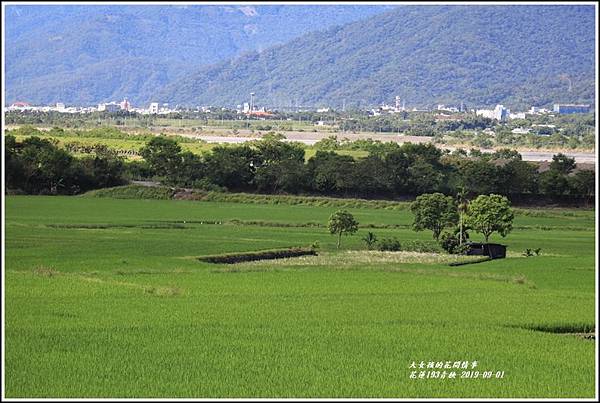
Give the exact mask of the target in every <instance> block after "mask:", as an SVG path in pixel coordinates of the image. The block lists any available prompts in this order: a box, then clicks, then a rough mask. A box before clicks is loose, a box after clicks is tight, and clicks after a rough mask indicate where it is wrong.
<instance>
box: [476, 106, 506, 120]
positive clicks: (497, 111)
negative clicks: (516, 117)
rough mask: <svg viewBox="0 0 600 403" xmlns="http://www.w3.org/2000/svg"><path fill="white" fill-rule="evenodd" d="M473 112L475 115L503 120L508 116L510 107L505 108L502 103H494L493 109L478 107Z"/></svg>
mask: <svg viewBox="0 0 600 403" xmlns="http://www.w3.org/2000/svg"><path fill="white" fill-rule="evenodd" d="M475 113H476V114H477V116H483V117H484V118H489V119H495V120H498V121H500V122H505V121H506V120H507V119H508V117H509V116H510V109H507V108H505V107H504V105H496V107H495V108H494V109H478V110H477V112H475Z"/></svg>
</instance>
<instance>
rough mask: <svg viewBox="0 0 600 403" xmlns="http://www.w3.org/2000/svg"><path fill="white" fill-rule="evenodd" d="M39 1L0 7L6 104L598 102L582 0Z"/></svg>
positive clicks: (590, 26) (589, 25)
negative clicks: (527, 0) (485, 0)
mask: <svg viewBox="0 0 600 403" xmlns="http://www.w3.org/2000/svg"><path fill="white" fill-rule="evenodd" d="M26 7H31V8H26ZM44 7H46V9H44ZM48 7H51V6H11V7H7V10H8V12H7V16H6V19H7V21H10V24H8V23H7V27H6V28H5V30H6V31H5V33H6V45H5V55H6V92H5V95H6V100H7V102H11V101H14V100H21V101H28V102H32V103H51V102H57V101H62V102H67V103H77V104H86V103H96V102H101V101H108V100H111V99H120V98H123V97H125V96H127V97H129V99H130V100H131V101H132V102H133V103H147V102H151V101H157V102H169V103H171V104H181V105H188V106H193V105H221V106H232V107H233V106H236V105H239V104H241V103H243V102H245V101H248V98H249V94H250V93H251V92H254V93H255V94H256V97H255V100H256V103H257V104H258V105H264V106H270V107H286V106H292V105H310V106H332V107H334V108H339V107H341V106H342V105H346V106H347V107H364V106H371V105H377V104H379V103H382V102H388V103H391V102H393V99H394V97H395V96H396V95H398V96H400V97H401V98H402V99H403V100H404V101H405V102H406V105H407V106H408V105H410V106H431V105H435V104H437V103H445V104H459V103H461V102H463V103H465V104H466V105H467V106H469V105H476V106H484V105H489V106H492V105H495V104H497V103H502V104H505V105H507V106H510V107H513V108H516V107H527V106H530V105H536V106H548V105H551V104H552V103H555V102H563V103H566V102H582V103H594V101H595V90H594V83H595V60H596V54H595V32H596V30H595V28H596V27H595V9H594V6H592V5H573V6H571V5H553V4H552V5H480V6H464V5H445V6H440V5H403V6H395V7H391V6H388V7H386V6H359V5H354V6H349V5H337V6H324V5H313V6H291V5H279V6H270V5H263V6H190V7H188V6H184V7H182V6H170V7H167V6H95V7H93V6H52V7H55V9H53V10H52V11H51V13H50V12H49V11H48V10H47V8H48ZM49 13H50V14H49ZM50 17H51V18H50Z"/></svg>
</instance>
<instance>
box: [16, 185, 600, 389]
mask: <svg viewBox="0 0 600 403" xmlns="http://www.w3.org/2000/svg"><path fill="white" fill-rule="evenodd" d="M334 210H335V209H334V208H331V207H311V206H290V205H281V204H279V205H261V204H242V203H215V202H199V201H172V200H119V199H111V198H91V197H90V198H85V197H42V196H38V197H27V196H8V197H6V240H5V246H6V256H5V313H6V316H5V350H6V355H5V393H6V396H7V397H15V398H16V397H42V396H44V397H389V398H394V397H588V398H592V397H594V395H595V393H596V391H595V358H594V356H595V341H594V340H589V339H586V338H583V337H581V336H578V335H576V334H574V333H589V332H592V331H593V329H594V328H595V260H594V247H595V243H594V242H595V241H594V239H595V238H594V236H595V231H594V228H595V227H594V212H593V211H591V210H536V211H531V212H526V214H524V213H523V212H521V213H520V214H519V215H517V217H516V219H515V227H516V229H515V230H514V231H513V232H512V233H511V234H510V235H509V236H508V237H507V238H505V239H502V238H499V237H498V236H495V237H493V238H492V241H500V242H502V243H505V244H507V245H508V251H509V256H508V257H507V258H506V259H501V260H495V261H491V262H485V263H479V264H472V265H465V266H457V267H450V266H448V264H447V263H448V262H449V261H450V260H451V259H452V258H450V257H447V256H443V255H442V256H440V255H434V254H419V253H414V252H399V253H382V252H368V251H366V250H364V246H363V245H362V243H361V241H360V238H361V237H362V236H363V235H364V234H365V233H366V231H368V230H369V231H373V232H375V233H376V234H377V236H378V237H379V238H382V237H386V236H396V237H398V238H399V239H400V241H401V242H402V241H404V242H406V241H408V240H415V239H421V240H429V239H430V237H431V233H430V232H420V233H416V232H413V231H412V230H411V229H410V228H409V225H410V223H411V221H412V215H411V213H410V212H409V211H408V210H401V211H393V210H384V209H367V208H362V209H361V208H356V209H349V210H350V211H351V212H352V213H353V214H354V215H355V217H356V218H357V220H358V221H359V222H360V223H361V224H387V225H392V224H398V225H400V228H395V229H393V228H386V229H372V228H371V229H367V228H363V229H360V230H359V232H358V233H357V234H356V235H354V236H351V237H344V239H343V240H342V250H341V251H339V252H338V251H336V250H335V241H336V240H335V237H333V236H331V235H329V234H328V233H327V231H326V229H325V228H318V227H309V226H302V225H303V224H304V223H308V222H321V223H325V222H326V221H327V218H328V216H329V215H330V214H331V213H332V212H333V211H334ZM234 219H236V220H241V221H262V225H249V223H246V224H245V225H240V223H239V222H238V223H237V224H236V223H235V222H231V221H232V220H234ZM184 221H185V222H184ZM206 221H210V222H211V223H210V224H207V223H206ZM219 223H220V224H219ZM282 225H288V226H282ZM472 238H473V239H476V240H478V239H479V236H478V235H477V234H473V235H472ZM314 241H318V242H319V244H320V246H321V249H320V253H319V256H306V257H301V258H290V259H282V260H273V261H269V262H266V261H259V262H248V263H241V264H235V265H225V264H210V263H201V262H199V261H198V260H196V259H195V258H196V257H198V256H202V255H208V254H216V253H224V252H236V251H253V250H260V249H271V248H280V247H287V246H307V245H310V244H312V243H313V242H314ZM525 248H542V252H541V255H540V256H533V257H524V256H522V255H521V253H522V252H523V250H524V249H525ZM421 361H423V363H424V364H425V365H427V364H428V363H429V362H434V363H437V362H444V363H445V362H447V361H449V362H451V363H454V362H464V361H468V362H469V363H471V364H470V365H472V362H473V361H477V366H476V368H474V369H473V370H471V368H469V371H471V372H470V373H469V377H463V376H465V375H466V374H465V372H466V371H467V370H464V369H455V370H454V371H455V372H456V373H457V376H456V378H449V377H445V378H444V379H441V378H429V379H427V378H422V379H419V378H418V373H419V371H432V369H427V368H425V369H419V368H418V366H419V364H420V362H421ZM413 362H415V364H416V366H417V369H412V368H410V366H411V364H412V363H413ZM415 370H416V371H417V373H416V374H417V378H416V379H412V378H411V373H412V371H415ZM437 371H440V372H441V371H444V370H443V369H441V370H440V369H438V370H437ZM446 371H447V372H450V371H451V370H446ZM475 371H479V372H478V374H477V376H476V377H475ZM490 371H491V373H492V374H493V376H492V377H491V378H487V377H486V378H484V375H483V374H484V372H485V373H488V374H489V373H490ZM497 375H498V376H497Z"/></svg>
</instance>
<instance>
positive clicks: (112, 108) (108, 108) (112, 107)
mask: <svg viewBox="0 0 600 403" xmlns="http://www.w3.org/2000/svg"><path fill="white" fill-rule="evenodd" d="M120 109H121V105H119V104H118V103H116V102H108V103H103V104H98V112H117V111H119V110H120Z"/></svg>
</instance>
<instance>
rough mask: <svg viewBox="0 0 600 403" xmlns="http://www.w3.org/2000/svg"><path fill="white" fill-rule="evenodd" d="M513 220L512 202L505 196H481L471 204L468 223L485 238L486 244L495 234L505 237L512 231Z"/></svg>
mask: <svg viewBox="0 0 600 403" xmlns="http://www.w3.org/2000/svg"><path fill="white" fill-rule="evenodd" d="M513 219H514V213H513V211H512V208H511V206H510V201H509V200H508V199H507V198H506V197H504V196H500V195H496V194H491V195H480V196H477V198H475V200H472V201H471V202H470V204H469V209H468V213H467V223H468V224H469V227H470V228H472V229H473V230H474V231H476V232H479V233H480V234H482V235H483V236H484V238H485V242H488V240H489V238H490V236H491V235H492V234H493V233H494V232H497V233H499V234H500V235H501V236H502V237H505V236H506V235H507V234H508V233H509V232H510V231H512V222H513Z"/></svg>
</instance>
